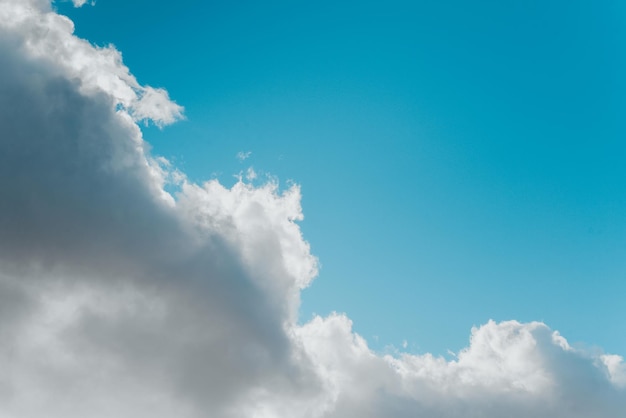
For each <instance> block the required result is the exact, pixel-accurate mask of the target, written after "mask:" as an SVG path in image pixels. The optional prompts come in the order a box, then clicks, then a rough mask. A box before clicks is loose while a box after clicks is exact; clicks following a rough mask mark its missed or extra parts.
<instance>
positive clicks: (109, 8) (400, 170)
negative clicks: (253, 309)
mask: <svg viewBox="0 0 626 418" xmlns="http://www.w3.org/2000/svg"><path fill="white" fill-rule="evenodd" d="M57 7H58V9H59V11H61V12H62V13H64V14H67V15H69V16H70V17H71V18H72V19H73V20H74V21H75V23H76V33H77V34H78V35H79V36H82V37H85V38H87V39H89V40H91V41H93V42H95V43H96V44H99V45H104V44H108V43H113V44H114V45H116V46H117V48H118V49H120V50H121V51H122V53H123V55H124V61H125V63H126V64H127V65H128V66H129V67H130V68H131V71H132V72H133V73H134V74H135V75H136V76H137V78H138V80H139V81H140V82H141V83H145V84H149V85H152V86H158V87H165V88H166V89H167V90H168V91H169V92H170V96H171V97H172V98H173V99H174V100H176V101H177V102H178V103H179V104H182V105H184V106H185V108H186V117H187V120H186V121H183V122H180V123H178V124H176V125H173V126H171V127H167V128H165V129H164V130H162V131H160V130H159V129H157V128H154V127H150V128H146V130H145V137H146V139H147V140H148V141H149V142H151V143H152V145H153V147H154V152H155V153H156V154H159V155H163V156H165V157H168V158H170V159H171V160H172V161H173V162H174V163H175V164H176V165H177V166H178V167H179V168H181V169H182V170H183V171H184V172H186V173H187V174H188V175H189V177H190V178H191V179H193V180H197V181H200V180H206V179H209V178H213V177H217V178H219V179H220V180H221V181H222V182H224V183H226V184H232V183H233V182H234V181H235V179H234V177H233V176H232V174H234V173H237V172H239V171H241V170H246V169H247V168H248V167H249V166H254V168H255V170H257V172H259V173H261V174H263V173H270V174H272V175H276V176H277V177H278V178H280V180H281V182H282V184H286V181H287V180H290V179H291V180H294V181H295V182H297V183H299V184H301V186H302V192H303V206H304V213H305V217H306V219H305V220H304V221H303V222H302V224H301V226H302V230H303V232H304V235H305V238H306V239H308V240H309V242H310V243H311V245H312V251H313V253H315V254H316V255H317V256H319V258H320V260H321V264H322V269H321V271H320V275H319V277H318V279H317V280H316V281H315V282H314V283H313V285H312V286H311V287H310V288H309V289H307V290H306V291H304V293H303V306H302V312H301V318H302V320H307V319H309V318H310V317H311V315H312V314H313V313H318V314H327V313H328V312H331V311H333V310H336V311H340V312H346V313H347V314H348V315H349V316H350V317H351V318H352V319H353V320H354V326H355V330H356V331H357V332H359V333H360V334H362V335H363V336H364V337H365V338H366V339H367V340H368V342H369V343H370V345H371V346H372V347H374V348H375V349H379V350H384V349H385V346H387V345H391V344H393V345H395V346H397V347H399V346H400V345H401V344H402V341H403V340H407V341H408V344H409V345H408V349H409V350H411V351H415V352H424V351H430V352H434V353H441V354H445V352H446V350H447V349H451V350H458V349H460V348H462V347H463V346H465V345H466V343H467V338H468V336H469V331H470V328H471V326H472V325H479V324H482V323H484V322H486V321H487V320H488V319H490V318H493V319H495V320H506V319H517V320H520V321H530V320H541V321H545V322H546V323H547V324H548V325H550V326H551V327H552V328H554V329H558V330H559V331H560V332H561V333H562V334H563V335H564V336H565V337H566V338H568V339H569V340H570V341H571V342H581V343H585V344H587V345H597V346H600V347H602V348H604V349H605V350H607V351H609V352H616V353H618V354H622V355H624V354H626V322H625V320H624V318H626V164H625V162H626V141H625V139H626V135H625V134H626V129H625V124H624V115H625V114H626V37H625V35H626V3H624V2H623V1H617V0H615V1H611V0H608V1H593V2H590V1H575V0H574V1H573V0H567V1H566V0H555V1H545V0H541V1H539V0H523V1H522V0H519V1H516V0H511V1H495V0H494V1H474V2H468V1H460V0H459V1H454V0H436V1H435V0H430V1H417V0H415V1H407V2H402V1H395V0H391V1H384V2H372V1H358V2H357V1H351V2H344V1H317V2H303V1H284V2H279V1H270V2H261V1H258V2H250V1H237V2H229V1H221V2H213V1H192V0H179V1H177V2H170V1H154V0H149V1H148V0H98V1H97V4H96V5H95V7H83V8H81V9H73V8H72V7H71V4H69V3H58V4H57ZM239 151H244V152H246V151H251V152H252V154H251V156H250V158H249V159H247V160H246V161H244V162H240V161H238V160H237V159H236V158H235V155H236V154H237V153H238V152H239Z"/></svg>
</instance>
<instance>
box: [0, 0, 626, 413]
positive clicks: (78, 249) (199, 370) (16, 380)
mask: <svg viewBox="0 0 626 418" xmlns="http://www.w3.org/2000/svg"><path fill="white" fill-rule="evenodd" d="M83 3H85V2H84V1H77V0H74V4H75V5H77V6H80V5H82V4H83ZM0 57H1V62H2V65H1V66H0V190H2V199H0V341H2V344H0V371H1V372H0V417H7V418H39V417H46V418H57V417H58V418H60V417H63V418H72V417H94V418H99V417H102V418H104V417H116V418H125V417H133V418H141V417H156V418H159V417H181V418H187V417H188V418H196V417H217V418H222V417H223V418H227V417H259V418H261V417H289V418H297V417H302V418H309V417H310V418H316V417H320V418H322V417H328V418H331V417H337V418H339V417H342V418H350V417H450V418H453V417H487V418H491V417H493V418H495V417H503V416H506V417H520V418H521V417H529V416H533V417H557V418H558V417H580V418H582V417H597V418H614V417H620V416H623V415H624V411H626V366H625V364H624V362H623V359H622V358H621V357H619V356H616V355H609V354H602V353H597V352H585V351H581V350H578V349H575V348H572V347H571V346H569V345H568V343H567V341H566V340H565V339H564V338H563V337H561V336H560V335H559V334H558V333H556V332H554V331H552V330H550V329H549V328H548V327H547V326H546V325H544V324H541V323H529V324H520V323H517V322H504V323H492V322H490V323H488V324H485V325H483V326H481V327H479V328H476V329H474V330H472V335H471V340H470V343H469V345H468V348H466V349H465V350H463V351H461V352H460V353H458V356H457V358H456V359H455V360H453V361H447V360H445V359H443V358H439V357H435V356H432V355H428V354H426V355H410V354H399V355H395V356H381V355H378V354H377V353H374V352H373V351H371V350H370V349H369V348H368V346H367V343H366V342H365V340H363V339H362V338H361V337H360V336H358V335H357V334H355V333H354V332H353V331H352V328H351V323H350V320H349V319H348V318H347V317H346V316H344V315H338V314H335V315H331V316H329V317H326V318H321V317H317V318H314V319H313V320H311V321H310V322H309V323H307V324H304V325H298V323H297V312H298V308H299V297H300V291H301V290H302V289H303V288H304V287H306V286H308V285H309V284H310V282H311V280H312V279H313V278H314V277H315V275H316V273H317V261H316V259H315V258H314V257H313V256H312V255H311V253H310V250H309V246H308V244H307V242H306V241H305V240H304V239H303V237H302V235H301V233H300V230H299V228H298V225H297V221H299V220H300V219H302V211H301V207H300V190H299V188H298V187H297V186H292V187H291V188H289V189H287V190H285V191H281V190H280V189H279V188H278V186H277V185H276V184H274V183H271V182H270V183H267V184H264V185H261V186H258V187H256V186H252V185H250V184H248V183H246V182H245V181H239V182H238V183H237V184H236V185H235V186H233V187H232V188H226V187H224V186H223V185H221V184H220V183H219V182H217V181H210V182H207V183H205V184H194V183H192V182H189V181H188V180H187V179H186V178H185V176H184V174H183V173H180V172H178V171H176V170H175V168H173V167H171V166H170V164H169V163H168V162H167V161H166V160H164V159H162V158H158V157H155V156H152V155H150V153H149V151H148V147H147V146H146V143H145V142H144V140H143V138H142V133H141V129H140V125H141V124H142V123H155V124H157V125H166V124H169V123H172V122H174V121H176V120H177V119H180V118H181V117H182V107H181V106H179V105H178V104H176V103H174V102H173V101H172V100H170V98H169V97H168V94H167V92H166V91H165V90H163V89H160V88H153V87H149V86H142V85H141V84H139V83H138V82H137V80H136V79H135V77H134V76H133V75H132V74H131V73H130V72H129V70H128V68H127V67H126V66H124V64H123V62H122V58H121V54H120V53H119V52H118V51H117V50H116V49H115V48H114V47H112V46H109V47H104V48H98V47H94V46H93V45H91V44H90V43H89V42H87V41H85V40H82V39H79V38H77V37H76V36H74V35H73V24H72V22H71V21H70V20H69V19H67V18H66V17H63V16H60V15H58V14H57V13H55V12H54V11H53V9H52V8H51V5H50V3H49V2H48V1H46V0H0ZM172 182H173V183H176V185H177V187H176V190H178V191H177V192H176V193H175V194H174V195H170V194H169V193H167V192H166V191H165V190H164V186H165V185H166V184H167V183H172Z"/></svg>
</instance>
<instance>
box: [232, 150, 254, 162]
mask: <svg viewBox="0 0 626 418" xmlns="http://www.w3.org/2000/svg"><path fill="white" fill-rule="evenodd" d="M251 155H252V151H248V152H243V151H239V152H238V153H237V155H236V157H237V159H238V160H239V161H245V160H247V159H248V158H250V156H251Z"/></svg>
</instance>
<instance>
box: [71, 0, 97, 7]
mask: <svg viewBox="0 0 626 418" xmlns="http://www.w3.org/2000/svg"><path fill="white" fill-rule="evenodd" d="M72 3H74V7H82V6H84V5H85V4H91V5H92V6H93V5H94V4H96V2H95V1H91V2H89V1H88V0H72Z"/></svg>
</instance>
